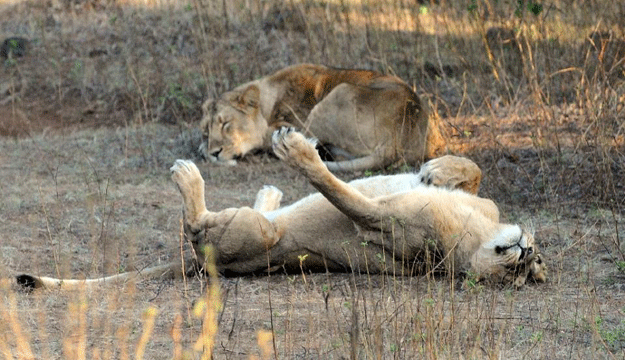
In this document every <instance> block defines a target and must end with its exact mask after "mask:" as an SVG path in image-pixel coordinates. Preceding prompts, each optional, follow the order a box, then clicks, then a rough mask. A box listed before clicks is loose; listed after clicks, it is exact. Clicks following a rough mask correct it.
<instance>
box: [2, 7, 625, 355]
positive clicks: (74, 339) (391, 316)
mask: <svg viewBox="0 0 625 360" xmlns="http://www.w3.org/2000/svg"><path fill="white" fill-rule="evenodd" d="M16 3H19V2H16ZM22 3H23V4H25V5H23V6H22V5H20V6H17V5H16V7H14V8H10V11H6V12H0V20H1V21H0V34H1V35H3V36H5V35H6V36H9V35H13V34H30V35H31V37H32V38H33V39H35V40H36V41H33V42H32V43H31V45H32V47H31V48H30V49H29V52H28V55H27V56H25V57H24V58H19V59H17V61H16V62H12V60H11V61H7V60H4V59H1V58H0V60H4V63H3V64H2V65H1V66H2V67H1V68H0V199H1V200H0V279H2V281H1V282H0V354H2V355H3V356H4V358H6V359H13V358H17V359H66V358H72V359H74V358H76V359H80V358H93V359H113V358H119V359H127V358H131V357H134V358H137V359H139V358H146V359H171V358H174V359H196V358H200V354H201V353H202V352H203V351H206V350H207V349H214V354H213V358H215V359H251V358H277V359H420V358H427V359H468V358H471V359H481V358H488V359H526V358H530V359H625V241H624V240H623V237H624V235H623V230H622V229H623V228H625V219H624V217H623V209H625V165H624V164H625V137H624V136H625V135H624V134H625V127H624V125H623V124H625V90H624V89H625V85H624V83H623V82H622V80H623V79H622V78H618V76H616V78H617V79H620V80H621V82H610V81H611V80H610V79H608V77H607V76H606V79H608V80H610V81H608V80H606V79H604V80H605V83H600V82H599V81H598V82H597V83H593V84H592V86H591V85H589V84H588V83H587V82H584V81H582V80H584V79H585V78H584V77H583V76H579V77H575V76H577V75H574V74H582V73H583V72H582V71H572V70H570V67H572V66H573V65H571V64H574V59H576V57H577V55H578V54H577V50H576V49H578V47H577V45H575V46H573V45H571V44H569V43H567V42H566V41H572V40H571V39H570V38H567V37H569V36H571V34H572V33H574V32H573V31H568V32H567V31H562V33H563V35H562V36H559V37H554V35H553V34H554V33H553V31H551V30H550V26H551V27H554V28H559V27H561V26H564V25H563V23H564V24H566V22H567V21H568V22H569V23H570V24H573V23H574V22H575V21H577V22H579V24H574V25H575V26H579V28H583V29H584V30H587V29H589V28H590V27H592V28H594V27H595V26H596V24H598V23H602V24H617V23H618V21H621V20H619V19H622V16H619V15H618V14H619V13H618V12H617V11H612V12H608V11H607V10H606V11H605V12H606V13H607V14H608V15H610V16H605V17H604V18H601V19H600V20H597V19H596V18H595V17H596V16H597V15H596V14H597V13H598V11H586V10H584V11H583V12H579V13H580V14H584V16H577V15H575V14H573V15H570V14H569V13H566V12H565V11H564V10H566V9H567V8H568V6H569V5H570V4H568V3H567V4H566V6H564V5H562V4H560V3H559V4H560V5H562V6H561V10H562V11H561V12H562V14H564V15H563V16H565V15H566V16H569V15H570V16H571V17H572V19H574V20H575V21H573V20H567V19H568V18H567V19H565V20H566V21H563V20H561V19H559V18H556V21H553V17H554V16H553V15H551V14H555V13H557V14H560V12H556V11H553V12H549V14H550V15H549V16H550V17H546V15H545V19H546V20H545V21H544V22H541V21H542V20H540V19H541V18H534V17H532V18H531V19H530V20H527V22H528V23H529V25H528V24H527V23H522V22H521V21H519V24H520V25H523V26H526V28H527V29H529V30H528V33H531V32H532V31H535V33H540V31H543V32H544V34H542V33H541V34H540V36H542V37H540V36H535V38H531V39H530V40H532V41H534V40H536V39H538V40H536V44H535V47H534V48H533V51H534V53H532V56H534V59H535V64H534V63H532V65H537V67H538V68H540V69H539V70H536V69H532V68H528V66H526V67H525V68H524V69H523V71H522V74H521V75H522V76H523V77H524V79H517V80H514V79H513V80H506V78H505V76H504V75H505V71H506V66H503V65H506V64H503V65H502V66H499V65H497V66H495V65H492V63H491V64H490V65H489V63H488V59H487V58H486V57H485V55H484V50H483V46H484V45H483V41H482V39H481V38H480V37H479V36H478V35H479V34H475V33H470V31H469V30H471V29H472V27H473V28H475V27H479V26H482V29H481V30H483V32H485V26H486V25H492V22H494V21H495V20H492V21H491V20H488V21H491V23H488V24H487V23H486V21H487V20H484V19H482V21H483V23H482V24H477V25H476V22H475V18H473V17H468V16H465V15H466V14H464V13H463V12H462V11H460V10H458V9H460V8H462V9H464V8H466V5H465V4H464V3H462V4H461V5H462V6H460V5H458V4H455V5H457V6H455V5H454V3H453V1H452V2H449V3H450V4H451V5H450V6H449V7H447V8H446V7H445V6H441V7H439V8H437V7H436V6H430V7H427V6H425V5H422V3H425V2H415V4H416V6H417V7H416V8H413V9H412V10H410V11H412V13H409V11H408V10H406V9H408V7H409V6H408V5H407V4H404V2H389V3H388V4H387V3H386V2H384V4H382V2H380V4H382V5H380V9H378V8H377V7H376V6H361V5H362V2H357V4H356V5H353V4H352V2H349V1H348V2H346V3H345V4H348V5H349V4H352V5H349V6H345V4H344V2H343V1H341V4H343V5H341V6H343V7H342V8H343V10H345V11H344V12H340V11H338V10H337V9H341V7H340V6H339V7H337V8H336V9H335V8H330V5H331V4H333V5H332V6H334V5H336V6H338V5H337V4H335V3H334V2H332V1H330V2H319V4H317V2H311V1H307V2H304V3H305V6H304V7H300V8H298V9H304V10H303V11H308V12H307V13H306V16H308V20H307V21H308V22H305V21H304V22H303V23H298V22H297V21H294V20H293V19H294V18H295V17H293V16H291V15H292V14H291V13H289V14H287V15H289V16H291V17H290V18H287V17H286V15H284V14H286V13H285V11H292V9H291V8H279V7H278V8H277V9H279V10H280V9H281V10H280V11H282V12H279V13H275V14H274V13H272V12H271V11H270V10H271V8H270V7H269V5H270V4H269V3H270V2H267V6H266V7H265V8H262V9H260V10H258V12H259V13H262V14H263V16H262V17H258V16H257V14H256V13H255V12H254V11H256V10H254V11H253V10H249V9H244V10H241V11H240V12H239V13H236V12H233V9H232V8H231V9H229V10H230V11H231V12H230V13H229V17H226V19H230V22H229V23H225V24H224V22H223V16H222V15H223V14H222V11H221V8H220V7H218V6H217V7H216V6H212V5H215V4H212V3H211V4H212V5H211V6H207V7H206V9H209V10H210V11H215V12H216V15H214V14H212V15H211V14H208V10H207V13H206V14H205V13H202V12H201V11H200V10H197V9H198V8H199V7H196V8H194V7H193V6H190V5H189V6H185V7H184V8H183V9H182V10H181V9H180V8H178V9H177V10H176V11H171V12H170V11H168V10H167V9H165V10H159V11H157V10H158V9H157V10H154V11H153V10H152V8H150V7H141V6H138V7H136V8H134V9H133V8H130V7H123V6H121V5H119V6H117V5H115V6H112V5H111V6H108V5H101V7H98V6H100V5H98V6H96V5H97V4H105V3H106V4H119V3H124V4H126V3H132V1H118V2H117V3H116V2H115V1H109V2H106V1H52V2H46V3H45V4H48V5H49V6H48V5H45V4H44V2H26V1H24V2H22ZM142 3H143V2H142ZM145 3H148V2H147V1H146V2H145ZM153 3H154V2H153ZM200 3H201V4H206V3H208V2H204V1H202V0H196V1H194V2H193V4H200ZM223 3H224V7H225V4H226V3H230V2H223ZM235 3H236V4H240V3H242V2H234V1H233V2H232V4H235ZM245 3H246V4H247V3H248V2H245ZM251 3H254V4H256V3H258V4H261V3H265V2H251ZM279 3H281V2H279ZM399 3H401V4H399ZM432 3H438V2H432ZM440 3H447V2H440ZM480 3H481V2H480ZM488 3H490V2H488ZM496 3H497V4H500V2H496ZM503 3H504V2H501V4H503ZM50 4H52V5H50ZM54 4H61V5H63V6H56V5H54ZM93 4H96V5H93ZM411 4H412V3H411ZM415 4H412V5H411V6H414V5H415ZM374 5H375V3H374ZM400 5H401V6H400ZM599 5H601V2H597V3H596V4H595V3H593V6H599ZM617 5H618V4H617ZM55 6H56V7H55ZM90 6H91V7H90ZM233 6H234V5H233ZM259 6H260V5H259ZM424 6H425V7H424ZM501 6H503V5H501ZM571 6H572V5H571ZM601 6H603V5H601ZM241 8H243V6H241ZM573 8H574V9H577V10H579V8H576V7H573ZM224 9H226V8H224ZM350 9H351V10H350ZM226 10H228V9H226ZM248 10H249V11H248ZM331 10H332V11H331ZM335 10H336V11H335ZM378 10H380V11H382V12H383V13H382V14H381V15H379V16H380V17H377V16H378V13H377V12H376V11H378ZM400 10H401V11H400ZM496 10H498V11H503V12H504V15H506V14H508V13H509V11H510V9H508V8H504V9H503V10H502V9H496ZM513 10H514V9H513ZM517 10H518V9H517ZM224 11H225V10H224ZM246 11H248V12H249V14H248V12H246ZM463 11H464V10H463ZM623 11H625V10H623ZM14 13H15V14H19V15H20V16H15V15H14ZM395 13H398V14H403V15H402V17H398V18H397V19H395V18H393V16H392V14H395ZM571 13H574V11H573V12H571ZM207 14H208V15H207ZM406 14H407V15H406ZM410 14H416V15H414V16H416V18H415V19H417V18H418V17H420V19H421V20H420V21H421V22H417V21H416V20H415V21H413V22H411V21H409V20H407V19H412V18H411V17H410V16H412V15H410ZM586 14H593V17H592V18H589V16H586ZM209 15H210V16H209ZM248 15H249V16H257V17H258V19H259V20H258V21H255V22H251V21H248V18H246V16H248ZM404 15H405V16H404ZM611 15H614V16H611ZM203 16H205V17H206V18H205V19H204V18H202V17H203ZM316 16H317V17H316ZM489 16H492V17H495V16H499V15H497V14H489ZM198 18H200V20H202V19H204V20H205V23H206V24H208V25H206V29H204V28H202V29H200V26H199V25H198V24H199V23H200V21H199V20H198ZM215 19H218V20H219V21H217V20H215ZM285 19H287V20H285ZM288 19H290V20H288ZM376 19H383V20H384V19H386V21H387V22H382V21H377V20H376ZM389 19H390V20H389ZM394 19H395V20H394ZM502 19H504V20H501V23H502V24H507V23H506V21H508V20H506V19H507V18H506V17H503V16H502ZM589 19H590V20H589ZM270 20H271V21H270ZM289 21H293V22H292V23H290V22H289ZM524 21H525V20H524ZM550 21H552V22H553V23H554V24H555V25H553V24H552V25H550V23H549V22H550ZM415 24H416V25H415ZM546 24H547V25H546ZM374 25H375V26H374ZM417 25H418V26H417ZM210 26H213V27H212V28H211V27H210ZM411 26H416V27H415V28H411ZM394 27H395V28H394ZM431 28H432V29H433V30H432V29H431ZM613 28H615V29H617V30H619V29H620V30H619V31H621V32H620V34H622V33H623V32H622V25H620V27H619V25H618V24H617V25H614V26H613ZM536 29H538V30H536ZM200 30H202V31H204V32H201V31H200ZM478 30H479V29H478ZM530 30H531V31H530ZM444 31H447V32H446V33H445V32H444ZM458 31H460V33H461V34H463V36H459V35H458V34H456V32H458ZM465 32H466V33H467V34H464V33H465ZM617 33H618V32H617ZM44 35H45V36H44ZM465 35H466V36H465ZM580 36H581V35H580ZM0 40H1V39H0ZM439 41H440V42H439ZM528 41H529V40H528ZM545 44H548V46H546V45H545ZM617 44H620V43H617ZM207 49H208V50H207ZM524 51H526V50H524ZM616 52H618V51H616ZM586 55H588V54H586ZM331 59H336V60H335V61H334V62H332V61H330V60H331ZM517 60H519V59H517ZM305 61H310V62H319V63H326V64H327V63H332V65H336V66H344V67H365V68H374V69H378V70H384V71H387V72H389V73H396V74H397V75H398V76H400V77H401V78H403V79H405V80H406V81H409V82H411V85H412V84H413V83H415V88H416V89H417V92H418V94H419V95H420V96H422V97H423V98H424V99H425V101H427V102H428V103H429V104H430V105H431V107H432V113H433V115H434V118H435V119H437V120H438V121H440V122H441V124H442V127H443V128H444V130H445V133H446V136H447V138H448V151H449V153H452V154H457V155H464V156H467V157H469V158H471V159H472V160H474V161H475V162H476V163H478V165H480V167H481V168H482V170H483V172H484V175H485V177H484V180H483V182H482V187H481V190H480V195H481V196H483V197H488V198H491V199H493V200H494V201H495V202H496V203H497V204H498V205H499V206H500V209H501V210H502V216H503V219H504V220H505V221H507V222H515V223H520V224H522V225H524V226H525V227H527V228H528V229H530V230H532V231H533V232H534V233H535V237H536V239H537V242H538V244H539V245H540V247H541V249H542V251H543V253H544V254H545V259H546V261H547V262H548V265H549V270H550V275H549V281H548V282H547V283H545V284H529V285H528V286H526V287H524V288H522V289H520V290H513V289H510V288H506V287H500V286H484V285H481V284H475V285H472V286H469V287H465V288H463V287H462V286H461V283H462V281H461V280H460V279H448V278H446V277H438V278H430V277H410V278H401V277H394V276H392V275H390V274H389V275H380V276H368V275H366V274H325V273H320V274H309V273H305V274H272V275H271V276H249V277H239V278H224V277H221V278H219V279H217V280H207V279H206V278H205V277H192V278H187V279H177V280H153V281H145V280H143V281H142V280H139V281H137V282H136V283H135V282H130V283H128V284H125V285H123V286H107V287H103V288H99V289H95V290H92V291H88V292H85V291H77V292H59V291H55V290H48V291H35V292H32V293H24V292H19V291H15V286H14V284H13V281H12V279H13V276H15V275H16V274H19V273H32V274H37V275H44V276H45V275H47V276H68V277H73V278H85V277H97V276H101V275H104V274H114V273H117V272H120V271H125V270H133V269H143V268H145V267H148V266H153V265H158V264H160V263H163V262H166V261H169V260H171V259H175V258H177V256H178V255H179V254H180V225H181V223H180V221H181V208H180V205H181V199H180V198H179V195H178V192H177V190H176V188H175V186H174V185H173V183H172V182H171V180H170V179H169V167H170V166H171V165H172V164H173V162H174V161H175V159H178V158H185V159H192V160H194V161H196V163H197V164H198V165H199V167H200V170H201V172H202V175H203V176H204V178H205V180H206V197H207V205H208V207H209V208H210V209H213V210H217V209H222V208H225V207H236V206H244V205H251V204H252V202H253V200H254V198H255V194H256V192H257V191H258V190H259V189H261V188H262V186H263V185H266V184H270V185H275V186H277V187H278V188H280V189H281V190H282V191H283V192H284V197H283V203H285V204H288V203H291V202H293V201H295V200H297V199H299V198H301V197H302V196H304V195H306V194H309V193H311V192H312V191H313V188H312V187H311V186H310V185H309V184H308V183H307V181H306V180H305V179H304V178H303V177H301V176H300V175H298V174H297V173H295V172H294V171H293V170H291V169H290V168H288V167H287V166H285V165H284V164H282V163H281V162H279V161H278V160H277V159H276V158H275V157H273V156H271V155H270V154H260V155H256V156H249V157H247V158H245V159H243V160H242V161H241V162H240V163H239V165H238V166H237V167H219V166H215V165H213V164H210V163H203V162H201V160H200V159H199V157H198V155H197V152H196V149H197V147H198V145H199V143H200V137H201V136H200V133H199V131H198V130H197V128H196V127H197V122H198V120H199V117H200V111H199V105H200V104H201V101H202V100H203V99H205V98H207V97H208V96H211V95H215V94H216V93H219V92H221V91H224V90H226V89H229V88H231V87H232V86H233V85H234V84H238V83H240V82H242V81H247V80H251V79H252V78H255V77H257V76H260V75H261V74H266V73H268V72H269V71H273V70H276V69H278V68H280V67H281V66H283V65H286V64H291V63H298V62H305ZM519 61H520V60H519ZM443 62H444V63H443ZM428 64H429V65H428ZM432 64H438V65H441V66H440V68H441V69H438V70H437V69H436V67H435V66H434V65H432ZM459 64H460V65H459ZM491 65H492V66H493V68H494V69H495V68H497V69H499V71H501V75H502V78H501V79H503V80H497V81H496V80H495V78H494V75H493V71H491V68H490V66H491ZM507 65H508V66H509V65H510V64H507ZM513 65H514V66H516V67H518V64H513ZM526 65H527V64H526ZM574 65H575V66H577V65H579V64H574ZM583 65H584V66H585V65H586V63H584V64H583ZM550 66H552V67H553V68H551V67H550ZM579 66H582V65H579ZM428 67H434V68H435V69H434V70H432V69H430V70H432V71H430V72H433V75H432V74H430V75H428V70H427V69H428ZM543 68H546V69H547V70H548V71H547V70H545V71H546V72H547V75H545V73H543V72H542V71H543V70H542V69H543ZM508 70H510V69H508ZM512 70H515V69H512ZM512 70H510V72H511V73H512V72H513V71H512ZM574 70H577V69H574ZM515 71H518V68H517V69H516V70H515ZM618 71H619V70H618V68H617V69H616V70H615V71H614V72H615V73H617V75H618ZM532 76H533V77H532ZM525 78H529V79H530V80H532V79H533V80H536V79H538V80H536V81H535V82H534V83H533V82H531V81H530V80H527V79H525ZM539 80H540V81H539ZM506 81H509V82H507V83H506ZM595 81H597V79H596V77H595ZM504 85H505V86H504ZM595 85H596V86H595ZM213 93H215V94H213ZM537 99H538V100H537ZM400 169H401V170H400ZM405 170H406V169H405V168H395V169H387V170H385V171H384V172H385V173H395V172H399V171H405ZM409 170H413V169H409ZM367 175H369V173H358V174H341V175H340V176H341V177H342V178H343V179H345V180H350V179H353V178H356V177H361V176H367ZM211 284H213V285H215V284H217V285H218V289H219V294H216V293H215V292H214V291H213V292H209V291H207V289H209V286H210V285H211ZM207 294H212V295H213V297H212V298H208V300H206V301H207V304H209V305H210V306H215V309H216V311H215V315H216V318H215V319H214V320H215V321H216V323H217V324H218V326H217V327H216V328H211V327H209V326H208V324H210V323H211V322H210V321H209V320H208V319H206V318H204V319H201V318H199V317H198V316H197V314H196V312H195V311H194V310H195V309H196V308H197V307H198V304H199V305H202V304H205V303H204V302H203V300H202V299H205V297H206V296H207ZM211 332H215V335H214V336H213V337H210V339H211V341H214V347H213V345H211V344H210V343H206V342H202V341H200V340H206V337H202V336H201V335H202V334H204V335H206V334H209V333H211ZM267 333H270V334H272V335H273V337H269V338H268V337H267V336H266V335H267ZM268 339H269V340H268Z"/></svg>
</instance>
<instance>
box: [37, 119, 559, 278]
mask: <svg viewBox="0 0 625 360" xmlns="http://www.w3.org/2000/svg"><path fill="white" fill-rule="evenodd" d="M274 150H275V152H276V154H277V155H278V157H280V158H281V159H282V160H283V161H285V162H287V163H288V164H289V165H291V166H292V167H293V168H295V169H297V170H298V171H300V172H301V173H302V174H303V175H305V176H306V177H307V178H308V179H309V180H310V182H311V183H312V184H313V185H314V186H315V187H316V188H317V189H318V190H319V191H320V193H316V194H312V195H309V196H308V197H305V198H303V199H301V200H300V201H298V202H296V203H294V204H291V205H289V206H286V207H283V208H279V205H280V199H281V196H282V193H281V192H280V191H279V190H278V189H276V188H275V187H271V186H267V187H265V188H263V189H262V190H261V191H260V192H259V194H258V196H257V198H256V203H255V204H254V207H253V208H249V207H242V208H230V209H225V210H222V211H218V212H211V211H208V210H207V208H206V204H205V194H204V180H203V179H202V176H201V174H200V172H199V170H198V168H197V167H196V166H195V164H193V162H191V161H188V160H177V161H176V163H175V164H174V166H173V167H172V168H171V171H172V179H173V181H174V182H175V183H176V185H177V186H178V188H179V190H180V194H181V196H182V200H183V213H184V227H185V236H186V237H187V239H189V240H190V241H191V242H192V243H193V244H194V247H195V252H196V253H198V254H202V252H203V251H204V250H205V248H206V246H208V245H210V246H212V247H213V249H214V255H215V261H216V265H217V268H218V269H219V270H220V271H221V272H222V273H226V274H249V273H255V272H266V271H274V270H282V269H284V270H287V271H289V270H290V271H301V269H300V265H302V266H303V268H304V269H305V270H306V269H310V270H321V271H325V270H328V271H355V272H363V273H392V274H397V275H413V274H423V273H425V272H430V271H434V272H442V271H446V272H447V273H449V274H455V275H457V274H468V276H470V277H471V278H472V279H475V280H482V279H484V280H492V281H496V282H503V283H508V284H513V285H514V286H516V287H520V286H522V285H524V284H525V283H526V281H527V280H528V279H533V280H535V281H540V282H544V281H546V279H547V266H546V265H545V263H544V262H543V259H542V256H541V254H540V253H539V250H538V247H537V246H536V244H535V242H534V238H533V236H532V235H531V234H529V233H527V232H524V231H522V230H521V229H520V228H519V227H518V226H516V225H508V224H502V223H500V222H499V210H498V209H497V206H496V205H495V204H494V203H493V202H492V201H491V200H488V199H483V198H480V197H478V196H476V193H477V190H478V188H479V184H480V180H481V176H482V174H481V171H480V169H479V167H477V165H475V164H474V163H473V162H472V161H470V160H468V159H466V158H461V157H456V156H444V157H441V158H438V159H434V160H431V161H430V162H428V163H426V164H424V165H423V167H422V169H421V171H420V172H419V173H417V174H400V175H388V176H374V177H368V178H364V179H360V180H354V181H352V182H351V183H349V184H347V183H344V182H342V181H341V180H339V179H337V178H336V177H334V175H332V173H330V171H328V169H327V167H326V166H325V165H324V164H323V162H322V161H321V159H320V157H319V155H318V154H317V152H316V150H315V146H314V142H312V141H309V140H306V138H305V137H304V136H303V135H302V134H300V133H298V132H295V131H293V130H291V129H282V130H280V131H279V132H276V133H275V134H274ZM427 183H430V184H431V185H427ZM445 186H449V187H451V188H446V187H445ZM461 189H463V190H461ZM303 255H305V256H306V258H305V260H304V261H303V263H301V259H302V256H303ZM200 257H201V256H200ZM175 266H176V264H173V265H172V268H175ZM178 268H180V264H179V263H178ZM170 269H171V268H169V269H168V270H170ZM144 273H145V274H147V275H146V277H150V276H157V275H159V274H162V273H163V272H162V271H160V272H159V271H150V270H149V269H148V270H146V271H145V272H144ZM133 275H134V274H133ZM124 276H125V277H124ZM117 277H118V278H119V280H123V281H125V279H127V278H128V276H127V275H124V274H122V275H117ZM43 279H44V278H37V277H30V281H31V282H34V283H36V286H41V287H63V284H69V283H68V282H67V280H58V279H50V278H45V279H46V280H45V281H43ZM115 279H116V277H115V276H113V277H109V278H107V282H112V281H114V280H115ZM64 282H65V283H64ZM99 283H102V281H101V280H100V281H99V280H85V281H82V282H80V284H82V285H87V286H89V285H91V284H94V285H97V284H99Z"/></svg>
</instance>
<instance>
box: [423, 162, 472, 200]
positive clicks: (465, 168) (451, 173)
mask: <svg viewBox="0 0 625 360" xmlns="http://www.w3.org/2000/svg"><path fill="white" fill-rule="evenodd" d="M418 175H419V179H420V180H421V182H422V183H424V184H426V185H434V186H439V187H445V188H449V189H462V190H464V191H467V192H469V193H472V194H477V191H478V190H479V187H480V181H481V180H482V171H481V170H480V168H479V167H478V166H477V164H475V163H474V162H473V161H471V160H469V159H467V158H464V157H460V156H453V155H445V156H442V157H439V158H436V159H432V160H430V161H428V162H426V163H425V164H423V165H422V166H421V169H420V170H419V174H418Z"/></svg>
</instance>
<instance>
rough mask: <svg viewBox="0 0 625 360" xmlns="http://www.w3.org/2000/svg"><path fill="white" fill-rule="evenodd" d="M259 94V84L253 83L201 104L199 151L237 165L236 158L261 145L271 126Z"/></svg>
mask: <svg viewBox="0 0 625 360" xmlns="http://www.w3.org/2000/svg"><path fill="white" fill-rule="evenodd" d="M259 98H260V93H259V89H258V87H257V86H256V85H250V86H247V87H245V88H244V89H235V90H233V91H230V92H227V93H225V94H223V95H222V97H221V98H220V99H219V100H212V99H211V100H207V101H206V102H205V103H204V104H203V105H202V111H203V117H202V121H201V123H200V129H201V130H202V133H203V141H202V144H201V145H200V149H199V151H200V154H202V155H203V156H205V157H206V158H208V159H209V160H210V161H212V162H216V163H222V164H227V165H235V164H236V159H238V158H240V157H242V156H244V155H245V154H247V153H248V152H249V151H251V150H253V149H257V148H260V147H262V146H263V144H264V143H265V140H266V139H265V137H266V133H267V129H268V126H267V122H266V120H265V119H264V118H263V117H262V115H261V112H260V106H259Z"/></svg>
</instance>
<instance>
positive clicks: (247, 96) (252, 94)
mask: <svg viewBox="0 0 625 360" xmlns="http://www.w3.org/2000/svg"><path fill="white" fill-rule="evenodd" d="M237 101H238V103H239V104H240V105H241V106H242V107H244V108H248V107H249V108H254V109H257V108H258V104H259V103H260V90H259V89H258V86H256V85H250V86H248V87H247V88H246V89H245V90H243V93H242V94H241V95H239V97H238V98H237Z"/></svg>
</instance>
